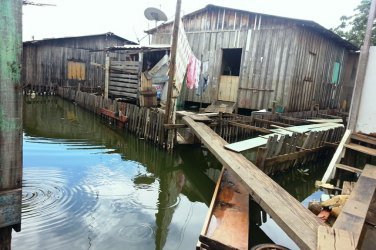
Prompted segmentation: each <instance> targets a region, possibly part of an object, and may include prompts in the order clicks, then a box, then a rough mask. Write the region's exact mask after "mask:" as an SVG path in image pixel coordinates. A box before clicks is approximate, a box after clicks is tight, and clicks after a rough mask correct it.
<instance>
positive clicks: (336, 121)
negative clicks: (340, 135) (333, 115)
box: [306, 119, 343, 123]
mask: <svg viewBox="0 0 376 250" xmlns="http://www.w3.org/2000/svg"><path fill="white" fill-rule="evenodd" d="M306 121H309V122H313V123H328V122H330V123H342V122H343V120H342V119H307V120H306Z"/></svg>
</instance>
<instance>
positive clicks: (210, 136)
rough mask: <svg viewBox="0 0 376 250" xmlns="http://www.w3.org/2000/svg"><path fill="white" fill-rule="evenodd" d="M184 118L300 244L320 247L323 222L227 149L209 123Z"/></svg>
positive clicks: (213, 152) (214, 153)
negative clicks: (320, 231)
mask: <svg viewBox="0 0 376 250" xmlns="http://www.w3.org/2000/svg"><path fill="white" fill-rule="evenodd" d="M183 121H184V123H186V124H187V125H188V126H189V127H190V128H191V130H192V131H193V132H194V133H195V135H196V136H197V137H198V138H200V139H201V142H202V143H204V145H205V146H206V147H207V148H208V149H209V150H210V152H211V153H212V154H213V155H214V156H215V157H216V158H217V159H218V160H219V162H220V163H221V164H222V165H223V166H225V167H226V168H227V169H229V170H231V171H232V173H233V174H234V177H235V178H236V180H237V181H239V183H240V184H241V185H243V186H244V188H245V189H246V190H247V192H248V193H249V194H250V195H251V196H252V197H253V199H254V200H255V201H256V202H257V203H259V204H260V206H261V207H262V208H263V209H264V210H265V211H266V212H267V213H268V214H269V215H270V216H271V217H272V218H273V219H274V221H275V222H276V223H277V224H278V225H279V226H280V227H281V228H282V230H284V231H285V232H286V233H287V235H289V237H290V238H291V239H292V240H293V241H294V242H295V243H296V244H297V245H298V246H299V247H301V248H303V249H316V247H317V231H318V226H320V225H325V224H324V223H323V222H321V221H320V220H319V219H318V218H316V216H314V214H312V213H311V212H310V211H309V210H308V209H306V208H304V207H303V205H302V204H301V203H300V202H299V201H297V200H296V199H295V198H294V197H292V196H291V195H290V194H289V193H288V192H287V191H286V190H284V189H283V188H282V187H280V186H279V185H278V184H277V183H276V182H275V181H273V180H272V179H271V178H270V177H269V176H267V175H266V174H264V173H263V172H262V171H261V170H260V169H259V168H257V167H256V166H255V165H254V164H253V163H251V162H250V161H248V160H247V159H246V158H245V157H244V156H243V155H241V154H238V153H235V152H232V151H229V150H226V149H225V148H224V146H225V145H227V142H226V141H224V140H223V139H222V138H221V137H220V136H218V135H217V134H216V133H215V132H214V131H213V130H212V129H210V128H209V127H208V126H206V125H204V124H202V123H197V122H195V121H193V120H192V119H191V118H189V117H183Z"/></svg>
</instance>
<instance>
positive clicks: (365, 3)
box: [333, 0, 376, 47]
mask: <svg viewBox="0 0 376 250" xmlns="http://www.w3.org/2000/svg"><path fill="white" fill-rule="evenodd" d="M370 6H371V0H361V2H360V4H359V5H358V6H357V7H356V8H355V9H354V12H355V13H354V15H351V16H342V17H341V18H340V21H341V24H340V25H339V26H338V27H336V28H334V29H333V32H335V33H336V34H338V35H339V36H341V37H343V38H344V39H346V40H348V41H349V42H351V43H353V44H355V45H357V46H359V47H360V46H361V45H362V44H363V40H364V36H365V32H366V27H367V21H368V14H369V10H370ZM371 45H376V24H375V22H374V25H373V29H372V39H371Z"/></svg>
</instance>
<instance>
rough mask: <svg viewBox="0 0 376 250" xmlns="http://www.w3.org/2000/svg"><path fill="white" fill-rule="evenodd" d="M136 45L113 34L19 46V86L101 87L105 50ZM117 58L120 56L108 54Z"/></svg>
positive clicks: (38, 88) (53, 39)
mask: <svg viewBox="0 0 376 250" xmlns="http://www.w3.org/2000/svg"><path fill="white" fill-rule="evenodd" d="M125 44H136V43H134V42H132V41H129V40H127V39H124V38H122V37H119V36H117V35H115V34H113V33H110V32H108V33H104V34H97V35H88V36H77V37H62V38H49V39H43V40H35V41H28V42H24V43H23V61H22V65H23V70H22V80H23V84H24V86H25V87H26V88H28V89H33V90H35V91H46V90H48V89H50V88H52V87H56V86H61V87H63V86H65V87H78V86H79V85H80V87H81V88H87V89H95V88H98V87H100V88H103V87H104V75H105V74H104V64H105V58H106V53H107V51H106V48H109V47H113V46H122V45H125ZM108 55H109V56H110V57H113V58H115V59H116V58H121V57H122V55H121V54H120V53H110V54H108Z"/></svg>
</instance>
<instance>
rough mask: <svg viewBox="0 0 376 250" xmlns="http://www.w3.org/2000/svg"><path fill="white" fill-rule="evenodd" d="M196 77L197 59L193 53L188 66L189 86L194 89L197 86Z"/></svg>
mask: <svg viewBox="0 0 376 250" xmlns="http://www.w3.org/2000/svg"><path fill="white" fill-rule="evenodd" d="M195 78H196V60H195V57H194V56H193V55H191V56H190V57H189V62H188V66H187V88H189V89H193V88H194V86H195V82H196V81H195Z"/></svg>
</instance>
